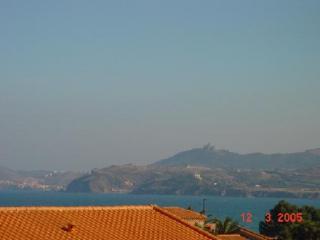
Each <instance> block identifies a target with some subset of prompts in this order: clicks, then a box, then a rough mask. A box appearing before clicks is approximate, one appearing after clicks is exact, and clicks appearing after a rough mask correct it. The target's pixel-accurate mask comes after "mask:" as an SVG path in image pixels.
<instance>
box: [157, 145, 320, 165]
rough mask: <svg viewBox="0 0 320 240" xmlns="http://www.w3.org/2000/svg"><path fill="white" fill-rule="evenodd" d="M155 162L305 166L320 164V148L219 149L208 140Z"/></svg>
mask: <svg viewBox="0 0 320 240" xmlns="http://www.w3.org/2000/svg"><path fill="white" fill-rule="evenodd" d="M153 165H154V166H187V165H191V166H203V167H208V168H227V169H265V170H277V169H285V170H287V169H302V168H312V167H320V149H313V150H307V151H305V152H298V153H277V154H263V153H250V154H239V153H233V152H230V151H227V150H216V149H215V148H214V147H213V146H210V145H209V144H208V145H206V146H204V147H203V148H194V149H191V150H187V151H183V152H180V153H178V154H176V155H174V156H172V157H169V158H167V159H163V160H160V161H157V162H155V163H154V164H153Z"/></svg>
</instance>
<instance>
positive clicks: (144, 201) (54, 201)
mask: <svg viewBox="0 0 320 240" xmlns="http://www.w3.org/2000/svg"><path fill="white" fill-rule="evenodd" d="M203 199H206V200H205V203H206V204H205V205H206V215H208V216H209V217H217V218H220V219H224V218H225V217H227V216H228V217H231V218H233V219H234V220H236V221H238V223H239V224H240V225H242V226H244V227H247V228H249V229H251V230H254V231H258V230H259V222H260V221H262V220H264V216H265V214H266V212H268V211H269V209H271V208H273V206H274V205H275V204H277V203H278V202H279V201H280V200H286V201H288V202H289V203H292V204H296V205H300V206H303V205H310V206H314V207H317V208H320V200H311V199H291V198H284V199H280V198H243V197H220V196H176V195H145V194H143V195H140V194H139V195H136V194H123V193H121V194H120V193H118V194H116V193H115V194H110V193H107V194H96V193H65V192H38V191H0V206H113V205H149V204H154V205H158V206H180V207H183V208H187V207H191V208H192V209H194V210H195V211H201V210H202V208H203ZM248 214H249V215H251V216H252V222H244V221H243V220H247V218H245V219H243V216H248Z"/></svg>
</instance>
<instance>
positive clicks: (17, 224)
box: [0, 206, 221, 240]
mask: <svg viewBox="0 0 320 240" xmlns="http://www.w3.org/2000/svg"><path fill="white" fill-rule="evenodd" d="M172 211H175V212H177V211H176V210H172V209H171V210H167V209H165V208H161V207H158V206H114V207H0V239H1V240H44V239H45V240H51V239H52V240H95V239H97V240H102V239H106V240H181V239H183V240H221V239H220V238H218V237H216V236H213V235H211V234H209V233H207V232H205V231H203V230H201V229H200V228H198V227H195V226H193V225H191V224H190V223H188V222H187V221H185V220H183V219H181V218H179V217H178V216H177V214H173V213H172Z"/></svg>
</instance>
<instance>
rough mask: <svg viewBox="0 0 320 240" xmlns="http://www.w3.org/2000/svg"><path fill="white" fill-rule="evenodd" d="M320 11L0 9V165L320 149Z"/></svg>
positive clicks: (312, 5) (148, 3) (88, 4)
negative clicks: (205, 149)
mask: <svg viewBox="0 0 320 240" xmlns="http://www.w3.org/2000/svg"><path fill="white" fill-rule="evenodd" d="M319 12H320V1H318V0H314V1H312V0H309V1H301V0H299V1H295V0H286V1H285V0H268V1H267V0H266V1H256V0H251V1H248V0H242V1H238V0H234V1H227V0H221V1H214V0H208V1H186V0H184V1H173V0H168V1H165V0H161V1H152V0H145V1H120V0H115V1H80V0H74V1H70V0H69V1H43V0H39V1H32V0H28V1H23V0H21V1H14V0H7V1H0V165H4V166H8V167H12V168H16V169H17V168H18V169H91V168H94V167H103V166H107V165H110V164H122V163H128V162H133V163H139V164H143V163H147V162H151V161H155V160H159V159H162V158H165V157H168V156H170V155H172V154H174V153H176V152H178V151H180V150H185V149H188V148H191V147H197V146H202V145H203V144H206V143H207V142H211V143H212V144H214V145H216V147H217V148H226V149H229V150H232V151H238V152H241V153H245V152H257V151H261V152H266V153H270V152H294V151H302V150H305V149H308V148H315V147H320V27H319V26H320V14H319Z"/></svg>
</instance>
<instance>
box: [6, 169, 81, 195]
mask: <svg viewBox="0 0 320 240" xmlns="http://www.w3.org/2000/svg"><path fill="white" fill-rule="evenodd" d="M82 175H83V173H80V172H71V171H65V172H62V171H46V170H40V171H39V170H38V171H20V170H19V171H17V170H13V169H10V168H6V167H3V166H0V190H1V189H2V190H4V189H15V190H18V189H37V190H63V189H64V188H65V187H66V186H67V185H68V184H69V183H70V182H71V181H72V180H74V179H75V178H79V177H80V176H82Z"/></svg>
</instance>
